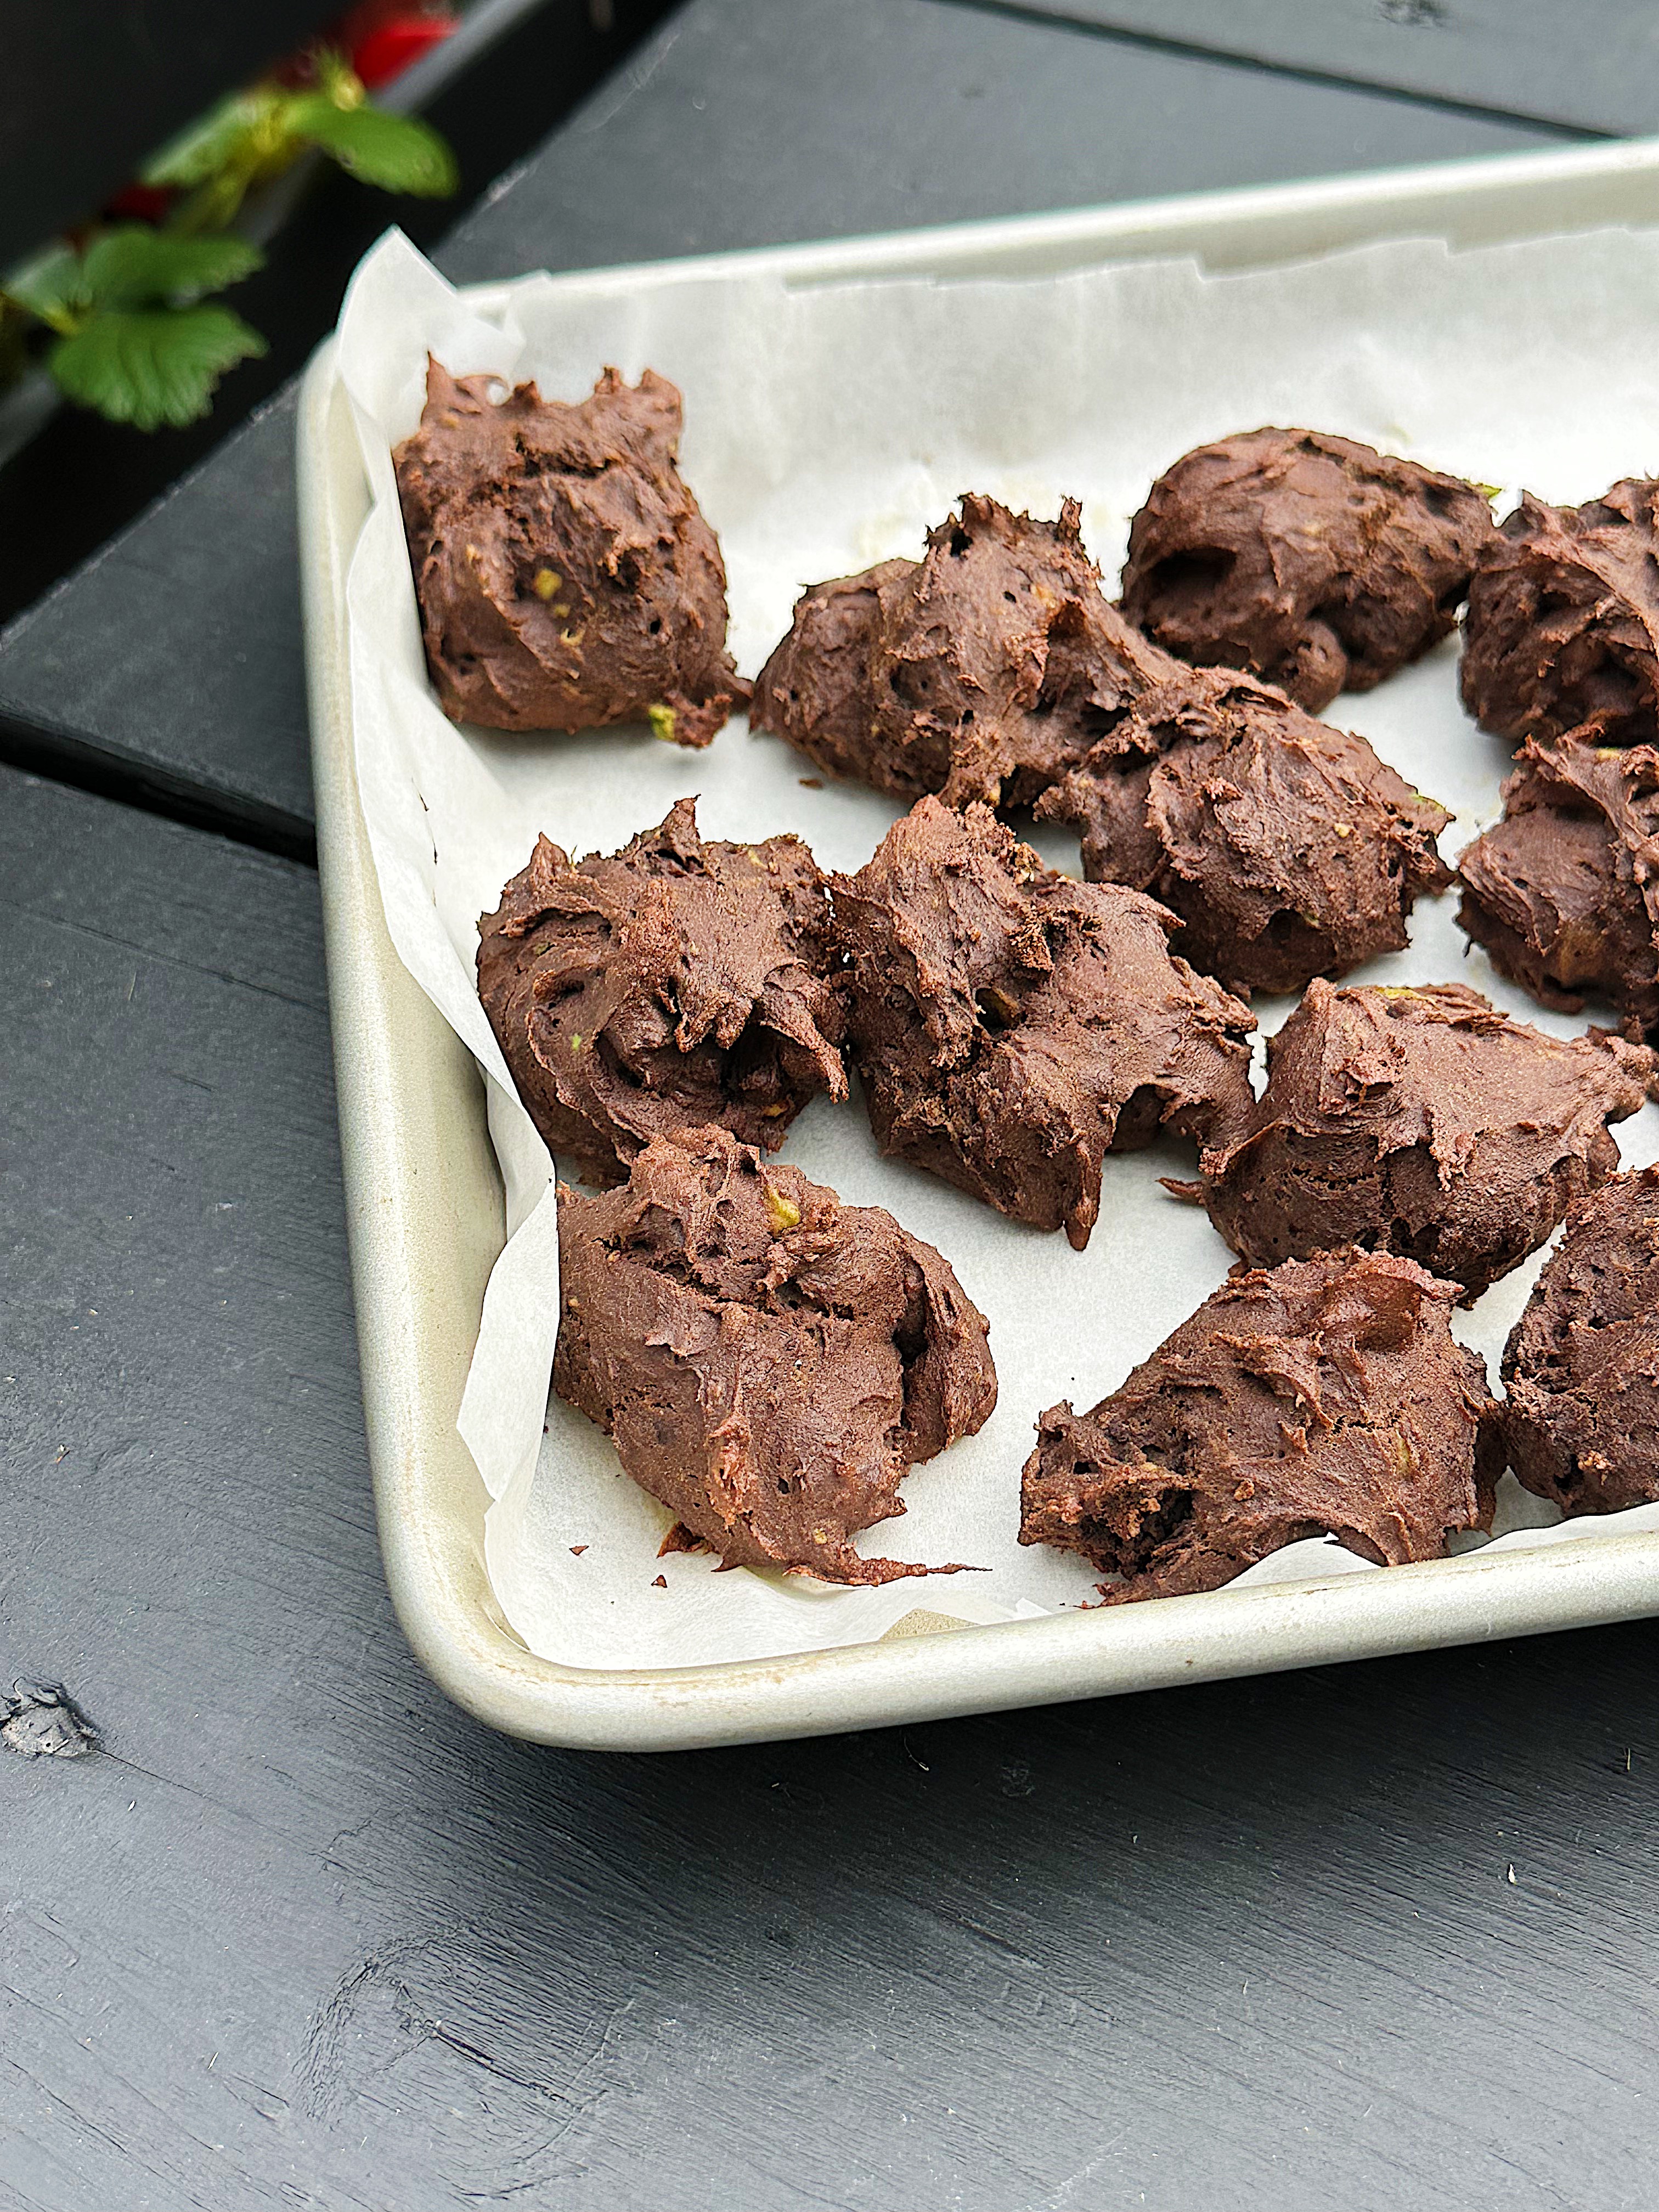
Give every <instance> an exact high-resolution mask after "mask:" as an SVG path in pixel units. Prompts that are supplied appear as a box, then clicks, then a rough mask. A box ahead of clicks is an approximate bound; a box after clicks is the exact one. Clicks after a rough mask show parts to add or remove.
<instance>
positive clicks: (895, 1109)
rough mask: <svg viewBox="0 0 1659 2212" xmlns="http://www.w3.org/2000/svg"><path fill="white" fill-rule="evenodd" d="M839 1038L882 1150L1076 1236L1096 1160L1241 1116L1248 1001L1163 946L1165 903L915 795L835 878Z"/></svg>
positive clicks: (1091, 1203) (1196, 1133) (982, 811)
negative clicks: (1068, 867)
mask: <svg viewBox="0 0 1659 2212" xmlns="http://www.w3.org/2000/svg"><path fill="white" fill-rule="evenodd" d="M831 890H832V893H833V897H834V902H835V925H834V942H835V944H836V945H837V947H838V948H839V949H840V950H841V951H843V952H844V953H845V954H846V955H847V956H848V961H849V963H850V973H849V978H848V987H849V1000H848V1004H849V1013H848V1040H849V1043H850V1046H851V1049H852V1052H853V1055H854V1060H856V1062H857V1064H858V1067H859V1071H860V1074H861V1075H862V1077H863V1079H864V1087H865V1096H866V1102H867V1103H868V1105H869V1109H870V1120H871V1123H872V1127H873V1128H874V1130H875V1133H876V1137H877V1139H878V1142H879V1144H880V1146H881V1148H882V1150H883V1151H884V1152H889V1153H894V1154H896V1155H898V1156H899V1157H900V1158H904V1159H908V1160H913V1161H915V1163H916V1164H917V1165H918V1166H921V1167H926V1168H930V1169H932V1170H933V1173H934V1174H935V1175H939V1176H944V1177H945V1181H946V1182H953V1183H955V1184H957V1186H958V1187H959V1188H961V1189H963V1190H966V1191H971V1192H972V1193H973V1194H974V1195H975V1197H976V1198H982V1199H984V1200H986V1201H987V1203H988V1204H990V1205H992V1206H996V1207H998V1208H1000V1211H1001V1212H1004V1213H1008V1214H1012V1216H1013V1218H1014V1219H1015V1220H1017V1221H1027V1222H1030V1223H1031V1224H1032V1225H1034V1226H1036V1228H1039V1229H1058V1228H1060V1226H1061V1225H1062V1224H1063V1225H1064V1227H1065V1230H1066V1236H1067V1237H1069V1238H1070V1240H1071V1242H1072V1243H1073V1245H1074V1246H1075V1247H1077V1248H1078V1249H1079V1250H1080V1249H1082V1248H1083V1246H1084V1245H1085V1244H1086V1243H1088V1241H1089V1232H1090V1231H1091V1229H1092V1228H1093V1226H1094V1224H1095V1220H1096V1218H1097V1214H1098V1212H1099V1211H1100V1177H1101V1162H1102V1160H1103V1158H1104V1157H1105V1155H1106V1153H1107V1152H1127V1151H1129V1150H1131V1149H1132V1148H1133V1147H1134V1146H1141V1145H1146V1144H1148V1143H1150V1142H1151V1141H1152V1138H1153V1136H1154V1135H1155V1134H1156V1133H1157V1132H1158V1127H1159V1126H1160V1125H1161V1124H1163V1123H1168V1124H1169V1125H1170V1127H1172V1128H1174V1129H1176V1130H1178V1131H1179V1132H1180V1133H1182V1135H1185V1136H1188V1137H1194V1138H1196V1139H1200V1141H1203V1142H1207V1143H1212V1144H1215V1143H1221V1142H1225V1141H1226V1139H1228V1138H1229V1137H1230V1136H1231V1134H1233V1133H1236V1132H1237V1130H1238V1129H1239V1128H1240V1127H1243V1121H1244V1119H1245V1117H1246V1116H1248V1115H1249V1111H1250V1108H1251V1103H1252V1101H1251V1096H1250V1088H1249V1076H1248V1073H1247V1069H1248V1066H1249V1046H1248V1044H1247V1042H1246V1038H1247V1036H1248V1035H1249V1031H1250V1030H1252V1029H1253V1028H1254V1026H1255V1024H1254V1023H1253V1022H1252V1020H1251V1018H1250V1016H1249V1012H1248V1010H1247V1009H1246V1008H1245V1007H1243V1006H1241V1005H1240V1004H1239V1003H1238V1001H1237V1000H1236V999H1231V998H1229V997H1228V996H1227V994H1226V993H1225V992H1224V991H1223V990H1222V988H1221V987H1220V986H1219V985H1218V983H1214V982H1212V981H1211V980H1210V979H1209V978H1208V977H1207V976H1203V975H1194V973H1193V970H1192V969H1190V968H1189V967H1188V965H1187V963H1186V962H1185V961H1184V960H1178V959H1175V958H1173V957H1171V956H1170V950H1169V945H1168V943H1167V933H1168V932H1169V930H1170V928H1171V927H1173V921H1172V919H1171V917H1170V915H1167V914H1166V913H1165V912H1164V909H1163V908H1161V907H1158V906H1157V905H1155V904H1154V903H1153V902H1152V900H1151V899H1149V898H1146V897H1143V896H1141V894H1140V893H1139V892H1138V891H1131V890H1124V889H1122V888H1121V886H1120V885H1118V884H1077V883H1073V882H1072V881H1071V880H1070V879H1069V878H1066V877H1065V876H1060V875H1056V874H1055V873H1054V872H1053V871H1052V870H1051V869H1048V868H1045V867H1044V866H1042V862H1041V861H1040V860H1038V859H1037V857H1036V854H1035V853H1033V852H1032V851H1031V850H1030V848H1029V847H1028V846H1024V845H1021V844H1018V843H1017V842H1015V839H1014V836H1013V832H1012V830H1010V829H1006V827H1005V826H1004V825H1003V824H1002V823H1000V822H999V821H998V820H997V819H996V817H995V816H994V814H993V813H992V812H991V811H990V809H989V808H988V807H987V806H982V805H971V806H969V809H968V810H967V812H966V815H965V816H963V815H958V814H955V813H953V812H952V811H951V809H950V808H949V807H948V806H946V805H944V804H943V803H942V802H941V801H940V800H939V799H920V800H918V801H917V803H916V805H915V806H914V807H913V808H912V809H911V811H910V812H909V813H908V815H907V816H906V817H904V819H903V820H902V822H897V823H895V824H894V825H893V827H892V829H890V830H889V831H888V833H887V836H885V837H884V839H883V841H882V842H881V844H880V845H879V846H878V848H877V850H876V853H875V855H874V857H873V859H872V860H870V861H868V862H867V863H866V866H864V867H862V868H860V871H859V872H858V874H857V875H856V876H854V877H852V878H850V879H848V878H843V877H840V876H837V877H836V878H833V879H832V884H831Z"/></svg>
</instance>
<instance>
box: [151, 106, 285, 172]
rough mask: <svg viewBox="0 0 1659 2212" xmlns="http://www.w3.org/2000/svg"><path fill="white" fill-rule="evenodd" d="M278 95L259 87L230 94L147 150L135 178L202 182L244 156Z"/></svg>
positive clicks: (267, 118)
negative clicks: (146, 158)
mask: <svg viewBox="0 0 1659 2212" xmlns="http://www.w3.org/2000/svg"><path fill="white" fill-rule="evenodd" d="M279 98H280V95H279V94H276V93H273V92H270V91H268V90H263V89H262V90H259V91H255V92H234V93H232V94H231V95H230V97H229V99H228V100H221V101H220V102H219V104H218V106H216V107H210V108H209V110H208V112H207V113H206V114H205V115H202V116H198V117H197V119H196V121H195V122H194V123H191V124H188V125H185V129H184V130H182V131H180V132H179V135H178V137H176V138H169V139H168V141H167V144H166V145H165V146H163V147H162V148H161V150H160V151H159V152H158V153H155V154H152V155H150V157H149V161H146V162H145V164H144V166H143V168H142V169H140V170H139V172H138V174H139V177H140V179H142V181H143V183H145V184H147V185H186V186H188V185H204V184H205V183H206V182H207V180H208V179H209V178H210V177H213V176H216V175H217V174H218V173H219V172H220V170H221V169H223V168H227V167H232V166H234V164H236V163H238V162H239V161H242V160H244V158H245V157H246V155H247V152H248V148H249V144H250V142H251V141H252V139H253V138H254V137H256V136H257V135H258V133H259V131H261V129H262V128H263V127H264V125H267V124H268V123H269V121H270V115H271V112H272V111H273V109H274V108H275V107H276V105H277V102H278V100H279Z"/></svg>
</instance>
